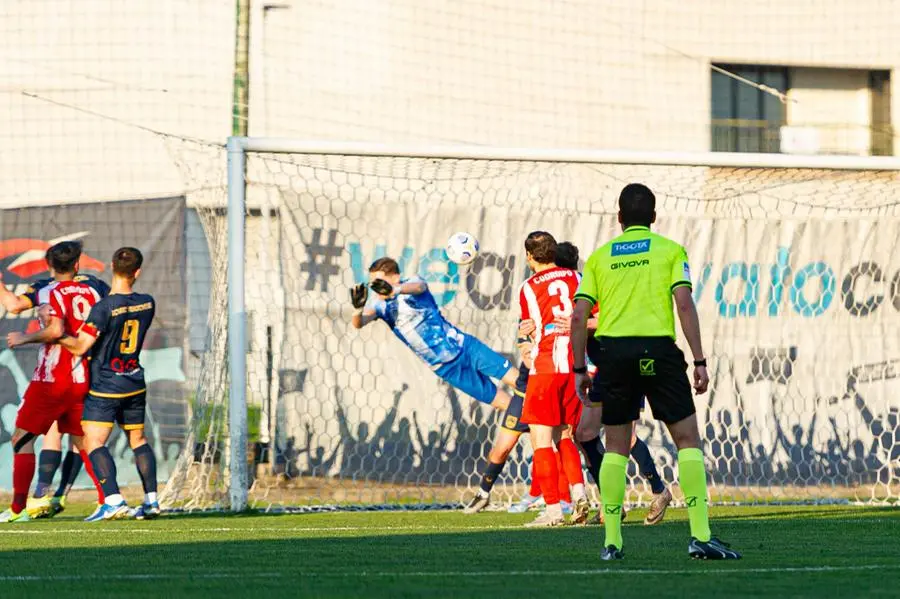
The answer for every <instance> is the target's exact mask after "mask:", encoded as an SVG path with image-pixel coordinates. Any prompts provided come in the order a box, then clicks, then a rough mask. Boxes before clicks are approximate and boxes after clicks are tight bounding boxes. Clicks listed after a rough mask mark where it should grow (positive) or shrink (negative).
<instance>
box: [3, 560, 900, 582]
mask: <svg viewBox="0 0 900 599" xmlns="http://www.w3.org/2000/svg"><path fill="white" fill-rule="evenodd" d="M897 569H900V564H872V565H859V566H794V567H791V566H788V567H783V568H717V567H715V566H713V565H712V564H710V565H709V567H708V568H707V569H703V570H701V569H688V568H683V569H674V568H670V569H655V568H644V569H628V568H597V569H586V570H521V571H515V572H513V571H509V570H490V571H482V572H478V571H474V572H472V571H466V572H459V571H456V572H365V571H362V572H359V571H351V572H291V573H285V574H280V573H277V572H256V573H235V572H208V573H205V574H198V573H195V572H184V573H176V574H173V573H152V574H85V575H47V576H44V575H32V576H29V575H18V576H0V582H52V581H79V580H148V581H158V580H184V579H223V578H225V579H228V578H272V579H281V578H285V579H292V578H298V577H299V578H303V577H310V578H332V577H340V578H345V577H354V578H441V577H453V578H477V577H485V576H490V577H495V576H543V577H546V576H559V575H565V576H615V575H629V576H630V575H634V574H644V575H651V576H671V575H677V576H691V575H702V576H717V575H719V576H720V575H725V574H728V575H731V574H777V573H809V574H816V573H825V572H861V571H875V570H897Z"/></svg>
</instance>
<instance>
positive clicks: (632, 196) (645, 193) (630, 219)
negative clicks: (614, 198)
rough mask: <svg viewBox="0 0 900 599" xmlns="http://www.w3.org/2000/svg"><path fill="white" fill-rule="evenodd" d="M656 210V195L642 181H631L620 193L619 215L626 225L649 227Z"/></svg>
mask: <svg viewBox="0 0 900 599" xmlns="http://www.w3.org/2000/svg"><path fill="white" fill-rule="evenodd" d="M655 212H656V196H655V195H653V192H652V191H650V188H649V187H647V186H646V185H643V184H641V183H629V184H628V185H626V186H625V187H623V188H622V193H620V194H619V215H620V216H621V220H622V224H623V225H625V226H626V227H630V226H634V225H638V226H644V227H649V226H650V224H651V223H652V222H653V215H654V213H655Z"/></svg>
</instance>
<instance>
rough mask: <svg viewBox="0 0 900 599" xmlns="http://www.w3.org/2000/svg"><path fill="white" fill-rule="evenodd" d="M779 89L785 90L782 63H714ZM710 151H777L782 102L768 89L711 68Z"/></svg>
mask: <svg viewBox="0 0 900 599" xmlns="http://www.w3.org/2000/svg"><path fill="white" fill-rule="evenodd" d="M716 66H718V67H721V68H723V69H724V70H726V71H728V72H729V73H734V74H735V75H737V76H738V77H742V78H744V79H747V80H749V81H753V82H756V83H760V84H763V85H766V86H768V87H770V88H773V89H776V90H778V91H780V92H781V93H787V91H788V70H787V69H786V68H782V67H770V66H749V65H716ZM711 106H712V119H711V127H710V129H711V133H712V145H711V147H712V150H713V152H780V151H781V127H782V126H783V125H784V124H785V119H786V114H785V106H784V104H783V103H782V102H781V100H780V99H779V98H778V97H776V96H774V95H773V94H771V93H768V92H765V91H763V90H761V89H757V88H756V87H753V86H751V85H747V84H746V83H743V82H741V81H739V80H738V79H735V78H734V77H729V76H728V75H724V74H722V73H720V72H718V71H712V104H711Z"/></svg>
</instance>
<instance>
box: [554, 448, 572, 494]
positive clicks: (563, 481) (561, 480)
mask: <svg viewBox="0 0 900 599" xmlns="http://www.w3.org/2000/svg"><path fill="white" fill-rule="evenodd" d="M556 469H557V471H558V472H559V476H558V477H557V488H558V489H559V500H560V501H565V502H566V503H572V496H571V495H570V494H569V479H568V477H566V469H565V468H564V467H563V464H562V456H561V455H560V453H559V452H557V453H556Z"/></svg>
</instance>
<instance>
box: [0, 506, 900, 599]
mask: <svg viewBox="0 0 900 599" xmlns="http://www.w3.org/2000/svg"><path fill="white" fill-rule="evenodd" d="M82 511H84V512H85V513H86V512H87V511H88V510H87V509H86V508H85V509H70V510H69V511H67V512H66V513H64V514H62V515H60V516H58V517H57V518H56V519H53V520H46V521H37V522H30V523H23V524H13V525H4V526H3V527H2V528H0V597H3V599H12V598H14V597H38V596H58V597H66V598H76V597H86V598H91V599H96V598H97V597H111V596H117V597H184V598H193V597H198V598H199V597H202V598H204V599H223V598H226V597H258V598H263V599H274V598H276V597H362V598H365V599H379V598H391V599H396V598H399V597H434V598H439V597H465V598H467V599H468V598H472V597H492V598H500V597H516V598H523V597H540V596H546V597H587V596H591V597H617V598H628V597H640V598H642V599H662V598H664V597H713V596H717V597H816V598H821V597H844V598H847V597H898V596H900V508H896V507H895V508H890V507H885V508H858V507H849V506H843V507H778V506H773V507H765V508H760V507H755V508H713V517H714V521H713V531H714V533H715V534H718V535H719V536H721V537H722V538H723V539H725V540H727V541H729V542H731V543H733V545H734V546H735V547H736V548H738V549H739V550H741V551H743V552H744V559H743V560H741V561H738V562H695V561H692V560H690V559H689V558H688V557H687V540H688V538H687V535H688V526H687V522H686V521H685V518H686V513H685V511H684V510H681V509H673V510H670V511H669V514H668V515H667V517H666V521H665V522H664V523H662V524H661V525H659V526H656V527H645V526H643V525H642V524H641V523H640V519H641V518H642V517H643V514H642V512H641V511H640V510H636V511H635V512H634V513H633V514H632V515H629V521H628V522H626V525H625V527H624V536H625V552H626V559H625V561H623V562H615V563H612V564H609V563H605V562H601V561H600V560H599V557H598V556H599V551H600V544H601V541H602V532H601V529H599V528H596V527H590V528H586V527H566V528H557V529H546V530H526V529H523V528H522V527H521V525H522V524H523V523H524V522H526V521H528V520H529V519H531V518H533V517H534V514H533V513H532V514H525V515H509V514H506V513H485V514H479V515H476V516H465V515H463V514H461V513H449V512H413V513H328V514H314V515H279V516H263V515H259V516H257V515H241V516H224V515H204V516H171V517H164V518H162V519H160V520H157V521H153V522H137V521H123V522H110V523H102V524H94V525H89V524H85V523H83V522H81V521H80V517H83V514H82V513H81V512H82Z"/></svg>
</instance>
